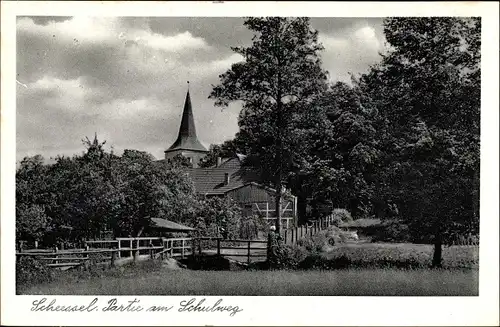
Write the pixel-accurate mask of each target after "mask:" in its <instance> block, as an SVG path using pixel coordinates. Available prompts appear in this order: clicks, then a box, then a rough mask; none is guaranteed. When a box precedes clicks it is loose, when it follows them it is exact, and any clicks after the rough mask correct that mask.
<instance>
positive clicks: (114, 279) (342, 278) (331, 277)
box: [21, 263, 478, 296]
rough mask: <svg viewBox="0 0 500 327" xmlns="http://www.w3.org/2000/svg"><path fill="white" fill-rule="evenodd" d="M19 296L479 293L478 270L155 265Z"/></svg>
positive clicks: (72, 279)
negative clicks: (248, 268)
mask: <svg viewBox="0 0 500 327" xmlns="http://www.w3.org/2000/svg"><path fill="white" fill-rule="evenodd" d="M21 294H33V295H36V294H44V295H244V296H252V295H277V296H285V295H294V296H306V295H316V296H321V295H329V296H374V295H385V296H432V295H439V296H452V295H455V296H456V295H459V296H471V295H478V271H477V270H475V269H469V270H429V269H418V270H398V269H377V270H374V269H349V270H337V271H193V270H185V269H180V270H171V269H165V268H164V267H162V265H160V264H158V263H156V264H155V263H147V264H146V263H145V264H142V265H139V266H136V267H127V268H122V269H121V270H118V269H115V270H111V271H108V272H106V273H105V274H104V276H100V277H99V278H94V277H89V278H82V276H78V275H71V274H68V275H65V276H64V278H61V279H58V280H57V281H54V282H52V283H48V284H44V285H35V286H32V287H30V288H28V289H25V290H23V291H22V292H21Z"/></svg>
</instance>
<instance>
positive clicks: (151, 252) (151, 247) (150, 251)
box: [149, 240, 154, 259]
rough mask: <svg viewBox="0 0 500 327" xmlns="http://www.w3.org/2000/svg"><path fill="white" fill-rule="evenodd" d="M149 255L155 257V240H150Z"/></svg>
mask: <svg viewBox="0 0 500 327" xmlns="http://www.w3.org/2000/svg"><path fill="white" fill-rule="evenodd" d="M149 247H150V249H149V256H150V258H151V259H154V254H153V241H152V240H149Z"/></svg>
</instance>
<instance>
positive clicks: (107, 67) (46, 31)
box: [16, 16, 383, 160]
mask: <svg viewBox="0 0 500 327" xmlns="http://www.w3.org/2000/svg"><path fill="white" fill-rule="evenodd" d="M312 24H313V27H316V28H318V29H319V30H320V32H321V34H320V40H321V41H322V42H323V43H324V45H325V48H326V50H325V51H324V53H323V62H324V67H325V68H326V69H328V70H329V71H330V73H331V75H332V77H333V78H334V79H341V80H348V79H349V76H348V72H350V71H352V72H360V71H363V70H365V69H366V68H367V66H368V64H370V63H372V62H373V61H376V60H377V58H378V54H377V51H379V50H380V49H382V48H383V37H381V29H380V26H378V25H377V24H378V21H372V20H367V19H326V18H324V19H323V18H315V19H313V20H312ZM251 37H252V33H251V32H250V31H248V30H247V29H246V28H245V27H244V26H243V19H242V18H239V17H231V18H217V17H212V18H204V17H191V18H182V17H172V18H160V17H156V18H154V17H151V18H148V17H84V16H81V17H80V16H79V17H19V18H18V20H17V63H16V66H17V67H16V69H17V72H16V73H17V76H16V79H17V94H16V98H17V120H16V121H17V153H18V155H17V159H18V160H19V159H21V158H22V157H24V156H25V155H34V154H42V155H44V156H46V157H50V156H55V155H57V154H65V155H72V154H74V153H80V152H81V151H83V146H82V144H81V139H83V138H84V137H85V136H88V137H92V136H93V135H94V133H96V132H97V134H98V137H99V138H100V139H103V140H104V139H105V140H107V145H108V146H111V145H113V146H114V148H115V150H116V151H117V152H119V151H121V150H123V149H126V148H129V149H139V150H145V151H149V152H151V153H152V154H153V155H154V156H156V157H157V158H162V157H163V151H164V150H165V149H166V148H167V147H169V146H170V145H171V143H172V142H173V141H174V140H175V137H176V134H177V131H178V128H179V123H180V115H181V111H182V108H183V105H184V98H185V94H186V89H187V85H186V81H188V80H189V81H190V82H191V83H190V88H191V92H190V93H191V99H192V103H193V110H194V116H195V122H196V127H197V132H198V136H199V138H200V141H201V142H202V143H204V144H205V145H207V146H208V145H209V144H210V143H220V142H222V141H224V140H226V139H228V138H231V137H233V136H234V134H235V133H236V132H237V130H238V125H237V118H238V113H239V110H240V106H239V104H232V105H230V106H229V107H228V108H226V109H224V110H221V109H220V108H216V107H214V101H213V100H210V99H208V96H209V94H210V91H211V85H212V84H216V83H218V81H219V78H218V76H219V75H220V74H222V73H224V72H225V71H226V70H227V69H229V68H230V67H231V65H232V64H233V63H236V62H238V61H240V60H242V59H243V58H242V57H241V56H240V55H239V54H235V53H234V52H232V51H231V47H232V46H244V45H248V44H249V43H250V42H251Z"/></svg>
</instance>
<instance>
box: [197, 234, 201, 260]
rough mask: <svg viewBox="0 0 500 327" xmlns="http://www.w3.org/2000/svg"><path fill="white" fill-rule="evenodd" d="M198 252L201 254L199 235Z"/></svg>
mask: <svg viewBox="0 0 500 327" xmlns="http://www.w3.org/2000/svg"><path fill="white" fill-rule="evenodd" d="M198 254H199V255H200V256H201V237H200V238H199V239H198Z"/></svg>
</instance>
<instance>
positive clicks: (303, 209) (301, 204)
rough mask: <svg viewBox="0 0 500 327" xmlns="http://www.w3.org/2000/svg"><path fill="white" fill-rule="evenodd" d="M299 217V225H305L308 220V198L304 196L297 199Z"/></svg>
mask: <svg viewBox="0 0 500 327" xmlns="http://www.w3.org/2000/svg"><path fill="white" fill-rule="evenodd" d="M297 215H298V222H299V225H303V224H304V223H305V222H306V220H307V217H306V216H307V198H306V197H305V196H304V195H299V197H298V199H297Z"/></svg>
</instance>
